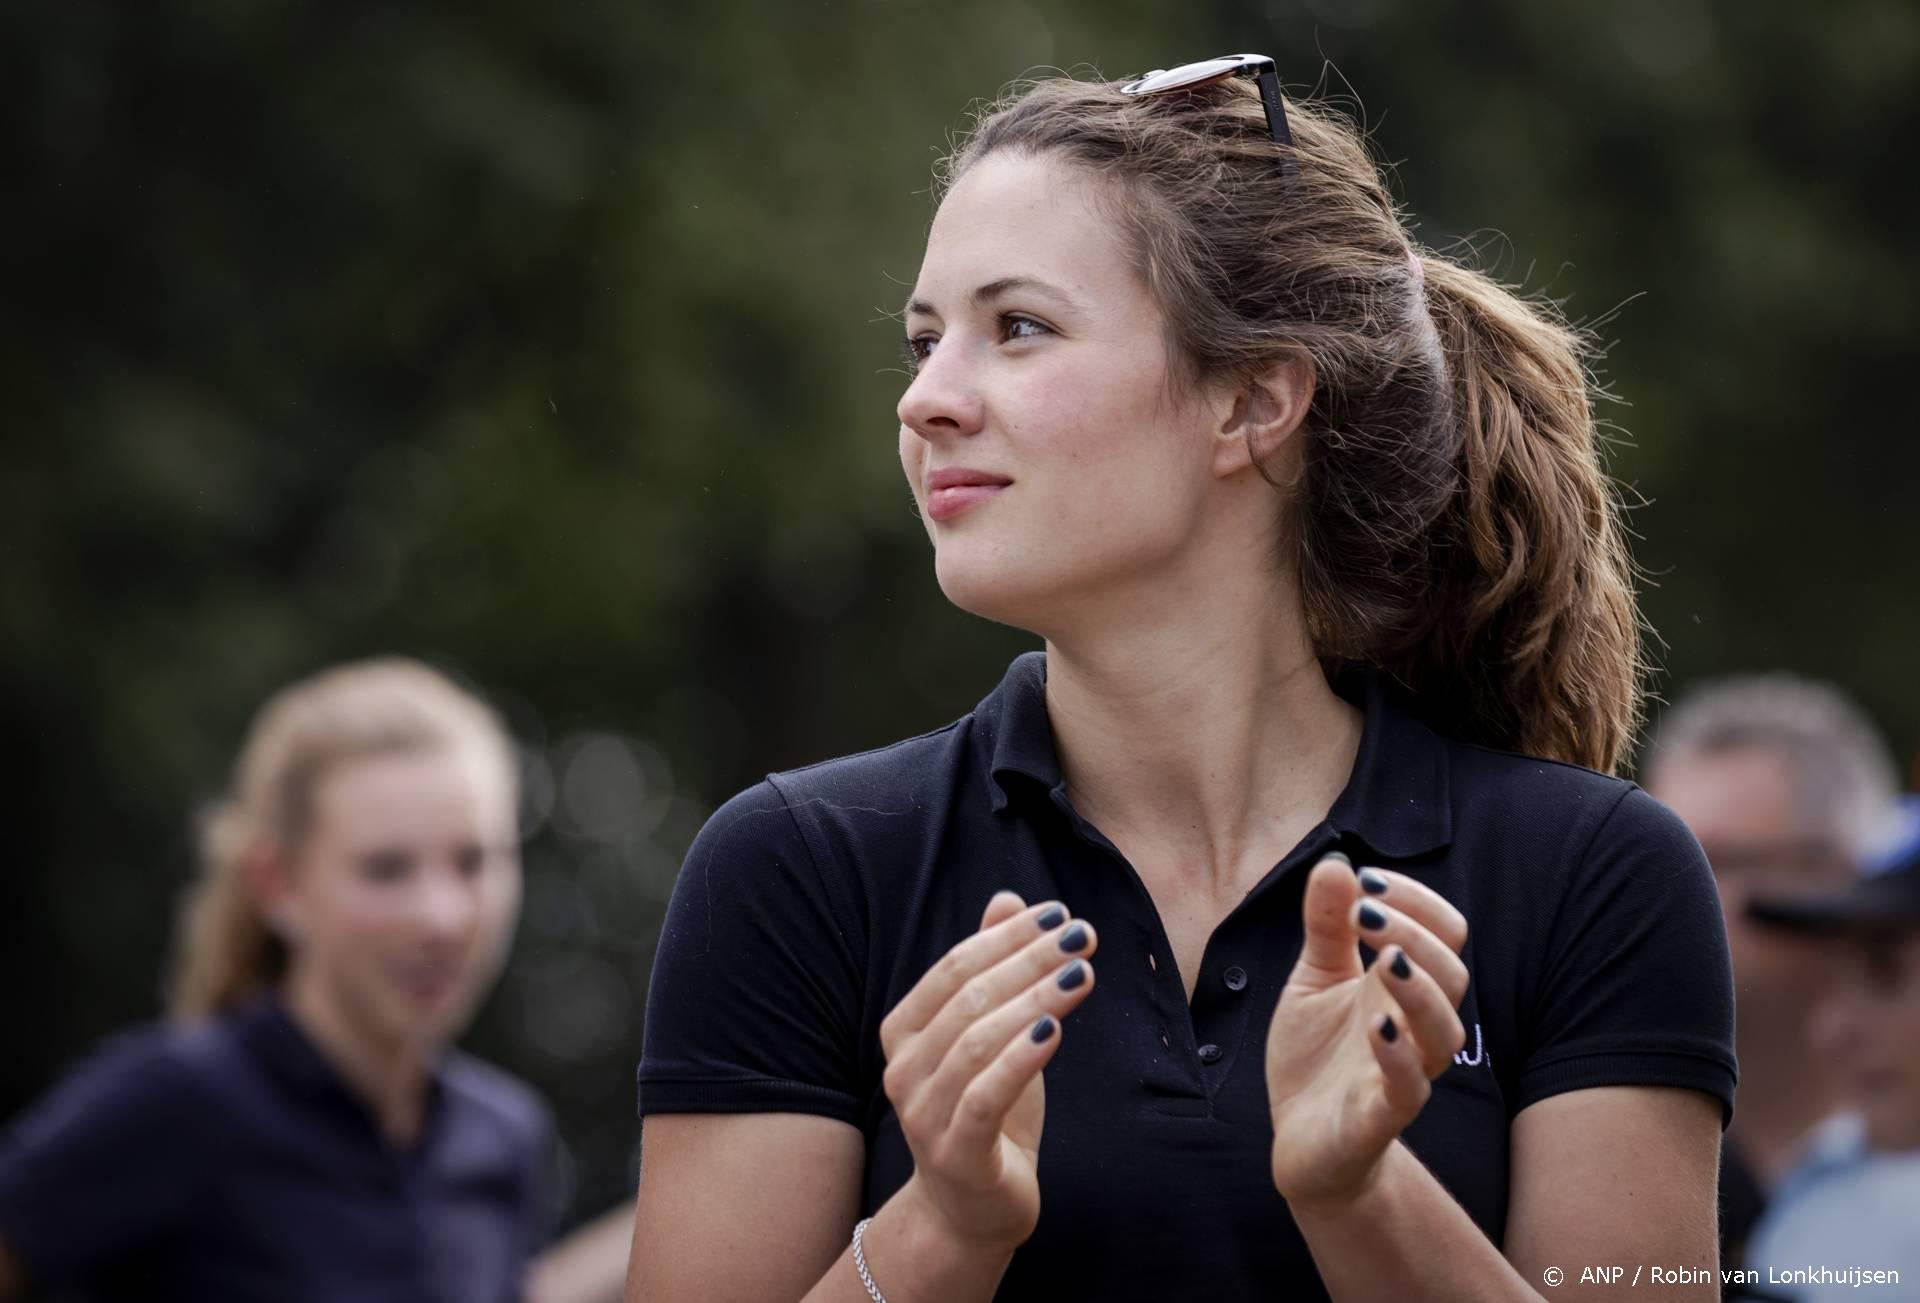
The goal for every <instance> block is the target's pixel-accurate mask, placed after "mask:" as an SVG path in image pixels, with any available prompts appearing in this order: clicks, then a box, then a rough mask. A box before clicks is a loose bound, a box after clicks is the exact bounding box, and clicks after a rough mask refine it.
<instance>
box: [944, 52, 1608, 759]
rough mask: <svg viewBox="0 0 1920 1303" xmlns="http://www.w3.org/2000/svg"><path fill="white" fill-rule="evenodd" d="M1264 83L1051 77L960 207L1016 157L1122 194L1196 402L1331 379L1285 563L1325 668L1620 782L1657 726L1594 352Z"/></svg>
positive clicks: (966, 161)
mask: <svg viewBox="0 0 1920 1303" xmlns="http://www.w3.org/2000/svg"><path fill="white" fill-rule="evenodd" d="M1287 117H1288V121H1289V123H1290V125H1291V127H1292V133H1293V138H1294V145H1293V148H1292V149H1291V151H1290V156H1291V157H1292V159H1293V160H1294V162H1295V164H1296V169H1295V172H1294V173H1293V174H1290V175H1286V176H1282V175H1280V174H1279V170H1278V167H1277V164H1278V162H1279V154H1280V146H1278V145H1276V144H1275V143H1274V141H1273V139H1272V136H1271V135H1270V134H1269V132H1268V130H1267V125H1266V117H1265V114H1264V112H1263V111H1262V109H1261V106H1260V99H1259V95H1258V93H1257V91H1256V90H1255V88H1254V87H1253V86H1252V85H1251V84H1250V83H1248V82H1246V81H1243V80H1237V79H1236V80H1230V81H1226V82H1222V83H1219V84H1217V85H1215V86H1211V87H1206V88H1202V89H1199V90H1194V91H1186V92H1176V93H1174V94H1170V95H1159V96H1147V97H1138V98H1136V97H1132V96H1127V95H1122V94H1120V93H1119V91H1118V89H1117V85H1115V84H1106V83H1100V82H1083V81H1072V80H1067V79H1060V78H1055V79H1047V80H1043V81H1038V82H1033V83H1029V84H1027V85H1026V86H1025V87H1020V88H1016V89H1015V90H1014V91H1013V92H1012V93H1010V94H1009V95H1007V96H1006V97H1004V98H1002V99H1001V100H1000V101H999V102H997V103H995V104H992V105H989V106H988V107H987V108H986V109H984V110H982V112H981V113H980V115H979V117H978V120H977V121H976V122H975V124H974V127H973V129H972V131H971V132H970V133H969V134H968V135H967V137H966V138H965V139H964V140H963V142H962V143H961V146H960V148H959V149H958V151H957V152H956V153H955V154H954V155H953V157H951V158H949V159H948V160H946V161H945V163H944V165H943V167H942V174H941V176H940V178H939V180H940V193H941V194H944V193H945V192H946V191H947V190H949V189H951V187H952V186H953V184H954V183H956V182H957V181H958V180H959V179H960V177H962V176H963V175H965V173H966V171H967V170H968V169H969V168H971V167H972V166H974V165H975V164H976V163H978V162H979V161H980V160H981V159H983V158H985V157H987V156H988V155H990V154H993V153H995V152H997V151H1001V150H1011V151H1016V152H1021V153H1029V154H1051V155H1057V156H1059V157H1061V158H1064V159H1066V160H1067V161H1069V162H1071V163H1073V164H1075V165H1077V166H1079V167H1081V168H1084V169H1086V170H1087V171H1088V172H1089V173H1091V174H1092V175H1093V176H1094V177H1096V178H1097V179H1099V180H1100V181H1101V182H1103V183H1105V185H1104V186H1103V187H1102V190H1101V194H1102V197H1103V200H1104V201H1105V207H1106V209H1107V211H1109V213H1110V214H1111V216H1112V217H1113V218H1114V219H1115V220H1116V221H1117V222H1118V223H1119V224H1120V226H1121V228H1122V230H1123V232H1124V233H1125V237H1126V239H1127V240H1128V243H1129V246H1130V248H1131V249H1132V251H1133V255H1134V257H1135V259H1136V261H1137V265H1138V267H1139V270H1140V272H1141V274H1142V276H1143V278H1144V280H1145V282H1146V284H1147V286H1148V288H1149V289H1150V290H1151V292H1152V293H1153V294H1154V296H1155V298H1156V299H1157V301H1158V302H1159V304H1160V306H1161V308H1162V310H1163V311H1164V313H1165V314H1166V318H1167V324H1168V331H1169V336H1170V338H1169V341H1168V342H1169V353H1170V355H1171V356H1172V357H1173V359H1174V360H1175V374H1176V376H1177V377H1178V378H1179V379H1181V380H1182V381H1183V382H1191V381H1197V380H1201V379H1219V378H1225V379H1233V380H1236V381H1243V380H1249V379H1251V378H1252V377H1254V376H1256V375H1258V374H1260V373H1262V372H1264V371H1265V370H1267V369H1268V368H1269V367H1271V366H1272V365H1273V364H1275V363H1276V362H1278V361H1280V360H1281V359H1282V358H1285V357H1287V356H1289V355H1292V356H1304V357H1305V358H1307V359H1309V360H1310V361H1311V363H1312V366H1313V372H1314V376H1315V386H1316V387H1315V392H1314V397H1313V402H1312V406H1311V408H1310V410H1309V413H1308V415H1307V418H1306V420H1305V422H1304V424H1303V426H1302V434H1303V435H1304V447H1303V448H1302V451H1301V458H1302V460H1301V474H1300V476H1299V478H1298V480H1297V481H1296V482H1295V483H1292V484H1290V485H1286V486H1281V487H1283V488H1284V489H1285V490H1286V492H1287V493H1288V494H1289V496H1290V498H1291V502H1292V506H1293V510H1292V511H1291V512H1290V513H1289V514H1290V519H1289V521H1288V528H1287V531H1286V535H1285V538H1286V544H1285V546H1286V547H1287V549H1288V550H1289V552H1290V554H1291V555H1290V556H1289V558H1288V560H1289V561H1290V563H1291V564H1292V565H1293V566H1294V567H1295V568H1297V570H1298V573H1299V577H1300V585H1301V592H1302V597H1303V602H1304V605H1305V609H1306V619H1307V623H1308V632H1309V635H1310V636H1311V638H1312V640H1313V645H1314V647H1315V649H1316V651H1317V652H1318V654H1319V655H1320V657H1321V659H1322V661H1323V662H1324V663H1326V665H1327V666H1328V668H1329V669H1330V670H1334V671H1337V670H1338V669H1340V668H1342V667H1345V666H1348V665H1367V666H1373V667H1376V668H1378V669H1380V670H1383V671H1384V672H1386V673H1387V674H1388V675H1390V676H1391V677H1392V678H1393V679H1394V680H1395V681H1397V683H1398V684H1399V685H1400V686H1401V687H1402V688H1403V689H1405V690H1406V691H1407V692H1409V693H1410V694H1411V699H1412V703H1413V705H1414V708H1415V709H1416V710H1417V711H1418V712H1419V713H1421V714H1422V715H1423V716H1424V717H1425V718H1427V719H1428V720H1429V721H1430V722H1431V723H1433V724H1434V725H1435V726H1436V727H1438V728H1440V729H1441V730H1442V731H1444V732H1448V733H1450V734H1452V735H1454V736H1457V737H1461V738H1464V739H1466V740H1469V741H1474V742H1481V743H1484V744H1487V745H1491V746H1497V747H1502V748H1506V749H1510V750H1516V751H1523V752H1527V753H1530V754H1533V755H1539V756H1545V757H1550V758H1554V759H1561V760H1569V761H1574V762H1577V763H1579V764H1583V765H1587V766H1590V767H1592V768H1594V769H1600V770H1606V771H1611V770H1613V769H1614V767H1615V766H1616V765H1617V764H1618V763H1619V762H1620V760H1621V759H1622V757H1623V756H1624V755H1625V753H1626V751H1627V748H1628V746H1629V745H1630V743H1631V740H1632V737H1633V733H1634V730H1635V728H1636V727H1637V725H1638V723H1639V711H1640V680H1641V674H1642V664H1641V655H1640V641H1639V620H1638V615H1637V612H1636V608H1635V603H1634V595H1633V587H1632V573H1633V572H1632V563H1631V561H1630V559H1629V557H1628V553H1627V548H1626V541H1625V537H1624V531H1623V527H1622V522H1621V519H1620V512H1619V506H1618V503H1617V502H1616V500H1615V497H1614V493H1613V490H1612V486H1611V483H1610V481H1609V480H1608V478H1607V476H1606V473H1605V471H1604V469H1603V467H1602V465H1601V461H1600V448H1599V443H1598V439H1597V435H1596V430H1595V426H1594V419H1593V411H1592V405H1591V400H1590V395H1589V382H1588V373H1587V368H1586V340H1585V338H1584V337H1583V336H1582V334H1581V333H1580V332H1578V331H1577V330H1575V329H1574V328H1573V327H1571V326H1570V325H1568V324H1567V322H1566V321H1565V319H1564V318H1563V317H1562V316H1561V315H1560V314H1559V312H1558V311H1557V310H1556V309H1554V308H1553V307H1552V306H1551V305H1549V304H1545V303H1540V302H1530V301H1527V300H1524V299H1521V298H1519V297H1517V296H1516V295H1515V294H1513V293H1512V292H1510V291H1509V290H1508V289H1507V288H1505V287H1503V286H1502V285H1500V284H1498V283H1497V282H1495V281H1493V280H1491V279H1489V278H1488V277H1487V276H1485V275H1483V274H1482V273H1480V272H1478V271H1475V270H1473V269H1471V268H1469V267H1466V266H1462V265H1460V264H1458V263H1456V262H1452V261H1449V260H1447V259H1445V258H1442V257H1439V256H1438V255H1435V254H1432V253H1415V252H1413V251H1412V245H1411V243H1410V240H1409V236H1408V233H1407V230H1406V228H1405V226H1404V224H1403V223H1402V220H1401V217H1400V214H1399V211H1398V210H1397V208H1396V207H1395V205H1394V202H1393V199H1392V197H1391V195H1390V194H1389V193H1388V191H1387V188H1386V185H1385V183H1384V182H1383V181H1382V179H1381V176H1380V171H1379V169H1378V168H1377V167H1376V166H1375V164H1374V162H1373V161H1372V159H1371V158H1370V157H1369V155H1368V153H1367V149H1366V146H1365V143H1364V141H1363V139H1362V136H1361V134H1360V132H1359V131H1358V130H1357V129H1356V128H1355V127H1354V126H1353V125H1352V124H1351V123H1350V122H1348V121H1347V120H1346V119H1345V118H1343V117H1342V116H1340V115H1339V114H1338V113H1336V112H1334V111H1332V110H1331V109H1329V108H1327V107H1325V106H1322V105H1314V104H1304V103H1300V102H1297V101H1293V100H1289V101H1287Z"/></svg>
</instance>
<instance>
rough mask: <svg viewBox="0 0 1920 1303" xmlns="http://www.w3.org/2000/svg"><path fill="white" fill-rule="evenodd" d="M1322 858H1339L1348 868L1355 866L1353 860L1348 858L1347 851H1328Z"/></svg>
mask: <svg viewBox="0 0 1920 1303" xmlns="http://www.w3.org/2000/svg"><path fill="white" fill-rule="evenodd" d="M1320 858H1321V859H1323V860H1339V861H1340V862H1341V863H1342V864H1344V865H1346V866H1347V867H1348V868H1352V867H1353V861H1352V860H1350V859H1348V858H1347V855H1346V852H1345V851H1328V852H1327V853H1326V854H1325V855H1322V856H1321V857H1320Z"/></svg>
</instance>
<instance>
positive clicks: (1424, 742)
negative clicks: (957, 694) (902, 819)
mask: <svg viewBox="0 0 1920 1303" xmlns="http://www.w3.org/2000/svg"><path fill="white" fill-rule="evenodd" d="M1333 688H1334V691H1335V692H1337V693H1339V694H1340V695H1341V696H1342V697H1343V698H1345V699H1346V700H1347V701H1349V702H1352V703H1353V704H1354V705H1356V706H1359V707H1360V708H1361V709H1362V710H1363V711H1364V712H1365V722H1364V723H1363V724H1362V726H1361V734H1360V751H1359V754H1358V755H1357V756H1356V757H1355V758H1354V762H1353V775H1352V777H1351V778H1350V779H1349V780H1348V782H1347V786H1346V788H1345V789H1344V790H1343V791H1342V792H1341V793H1340V795H1339V797H1338V799H1336V800H1335V801H1334V803H1333V808H1332V810H1330V811H1329V812H1328V814H1327V827H1328V828H1329V829H1330V830H1331V831H1332V832H1333V833H1334V834H1336V835H1337V836H1338V837H1339V839H1340V840H1341V842H1342V844H1347V843H1356V842H1357V843H1358V844H1359V847H1363V848H1365V850H1367V851H1370V852H1372V853H1373V854H1374V855H1377V856H1380V857H1383V858H1388V859H1413V858H1417V857H1419V856H1421V855H1425V854H1427V853H1429V852H1431V851H1435V850H1439V849H1440V848H1442V847H1444V846H1446V845H1448V844H1449V843H1451V842H1452V840H1453V803H1452V799H1451V782H1450V775H1449V765H1448V757H1447V746H1446V743H1445V742H1444V741H1443V740H1442V739H1441V738H1440V737H1439V735H1438V734H1436V733H1434V731H1433V730H1432V729H1430V728H1428V727H1427V726H1426V725H1425V724H1423V723H1421V722H1420V721H1419V720H1418V719H1415V718H1414V717H1413V716H1412V715H1411V714H1409V713H1408V712H1407V711H1406V709H1405V708H1404V707H1403V706H1401V705H1400V704H1399V703H1398V702H1397V701H1395V700H1394V698H1393V695H1392V694H1391V692H1390V691H1389V689H1388V687H1387V684H1386V681H1385V678H1384V676H1382V675H1381V674H1379V673H1377V672H1375V671H1371V670H1360V671H1350V672H1348V673H1346V674H1343V675H1341V676H1340V677H1339V678H1337V679H1335V680H1334V683H1333ZM974 726H975V728H976V730H978V731H979V733H980V734H981V745H982V747H983V749H984V752H985V755H986V757H987V766H988V773H989V776H990V777H991V779H992V782H991V783H990V784H989V785H988V790H989V794H990V797H991V800H992V804H993V809H994V811H995V813H999V812H1001V811H1003V810H1005V809H1006V808H1007V806H1008V804H1009V803H1010V801H1011V800H1012V798H1013V796H1014V794H1015V792H1016V791H1017V790H1018V788H1019V787H1020V786H1021V784H1022V783H1023V782H1024V783H1027V784H1034V785H1037V786H1039V787H1040V788H1043V789H1045V790H1047V791H1049V792H1054V791H1058V790H1060V789H1061V788H1062V786H1063V785H1064V781H1065V780H1064V778H1063V776H1062V774H1061V772H1060V756H1059V753H1058V751H1056V750H1055V748H1054V743H1053V724H1052V722H1051V720H1049V718H1048V716H1047V657H1046V653H1044V652H1026V653H1024V654H1022V655H1020V656H1018V657H1016V658H1015V659H1014V662H1013V664H1011V665H1009V666H1008V667H1007V672H1006V675H1005V677H1003V678H1002V679H1001V680H1000V685H999V686H998V687H996V688H995V689H994V690H993V691H992V692H991V693H989V694H988V695H987V698H986V699H985V700H984V701H982V702H981V703H980V705H979V706H978V707H977V708H976V709H975V711H974Z"/></svg>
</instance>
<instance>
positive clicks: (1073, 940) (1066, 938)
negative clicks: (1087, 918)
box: [1060, 923, 1087, 954]
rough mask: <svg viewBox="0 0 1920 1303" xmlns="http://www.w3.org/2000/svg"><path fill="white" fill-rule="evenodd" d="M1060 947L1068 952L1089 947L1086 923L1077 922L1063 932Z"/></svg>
mask: <svg viewBox="0 0 1920 1303" xmlns="http://www.w3.org/2000/svg"><path fill="white" fill-rule="evenodd" d="M1060 948H1061V949H1062V950H1064V951H1066V952H1067V953H1068V954H1072V953H1073V952H1074V951H1076V950H1085V949H1086V948H1087V929H1086V925H1085V924H1083V923H1075V924H1074V925H1073V926H1072V927H1070V928H1068V929H1067V930H1066V931H1065V932H1064V933H1062V934H1061V937H1060Z"/></svg>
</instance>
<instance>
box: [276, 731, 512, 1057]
mask: <svg viewBox="0 0 1920 1303" xmlns="http://www.w3.org/2000/svg"><path fill="white" fill-rule="evenodd" d="M502 770H503V766H502V765H501V763H500V761H499V759H498V758H497V757H496V756H494V755H493V754H491V753H490V752H489V751H487V750H486V749H485V748H483V747H481V746H479V745H478V744H474V745H470V746H463V747H456V748H449V749H445V750H434V751H423V752H417V753H411V754H397V755H389V756H372V757H367V758H364V759H358V760H351V761H348V762H346V763H343V764H340V765H338V766H336V767H334V768H333V769H332V770H331V771H330V772H328V773H327V774H326V775H325V776H324V777H323V778H322V779H321V781H320V783H319V785H318V787H317V788H316V789H315V793H314V810H313V822H312V825H311V828H310V831H309V833H308V836H307V839H306V844H305V845H304V846H303V847H302V848H301V850H300V854H299V856H298V858H297V860H296V861H295V863H294V864H293V866H292V867H291V870H290V871H289V872H287V873H286V874H285V876H284V882H283V885H282V887H281V891H282V892H283V893H284V894H283V897H282V899H281V900H280V901H279V902H278V910H279V912H280V913H281V916H282V917H283V918H284V919H285V921H286V922H287V924H288V925H289V929H290V931H291V933H292V936H293V938H294V944H293V959H292V964H293V972H292V974H291V980H292V981H294V982H299V983H302V984H304V985H305V986H306V987H307V989H308V991H309V992H310V993H311V994H313V995H315V996H316V997H317V998H319V999H320V1000H322V1001H324V1002H325V1003H326V1005H327V1007H328V1008H329V1010H330V1011H331V1013H332V1014H333V1015H334V1017H335V1018H336V1019H337V1020H339V1021H340V1022H341V1023H342V1024H344V1025H346V1026H349V1027H351V1028H353V1029H354V1030H355V1031H356V1032H358V1033H359V1034H361V1035H363V1036H365V1037H367V1038H369V1039H370V1040H371V1041H373V1042H374V1043H377V1044H381V1045H389V1046H401V1045H404V1046H408V1047H412V1048H416V1049H427V1048H432V1047H435V1046H438V1045H441V1044H444V1043H446V1042H447V1041H449V1040H451V1039H452V1038H453V1037H454V1036H455V1035H456V1034H458V1032H459V1031H460V1029H461V1028H462V1027H464V1026H465V1024H466V1022H467V1019H468V1017H469V1015H470V1014H471V1013H472V1011H473V1008H474V1006H475V1005H476V1004H477V1003H478V1001H479V999H480V997H481V996H482V995H483V994H484V993H485V991H486V989H487V988H488V986H489V985H491V983H492V981H493V978H494V977H495V975H496V974H497V973H498V971H499V967H500V964H501V961H502V960H503V958H504V957H505V953H506V948H507V944H508V941H509V940H510V938H511V935H512V932H513V925H514V920H515V918H516V916H517V914H518V912H519V908H520V862H519V851H518V839H517V837H516V828H515V812H514V806H513V800H512V791H511V787H510V784H509V782H508V779H507V775H506V774H505V773H504V772H502Z"/></svg>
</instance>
